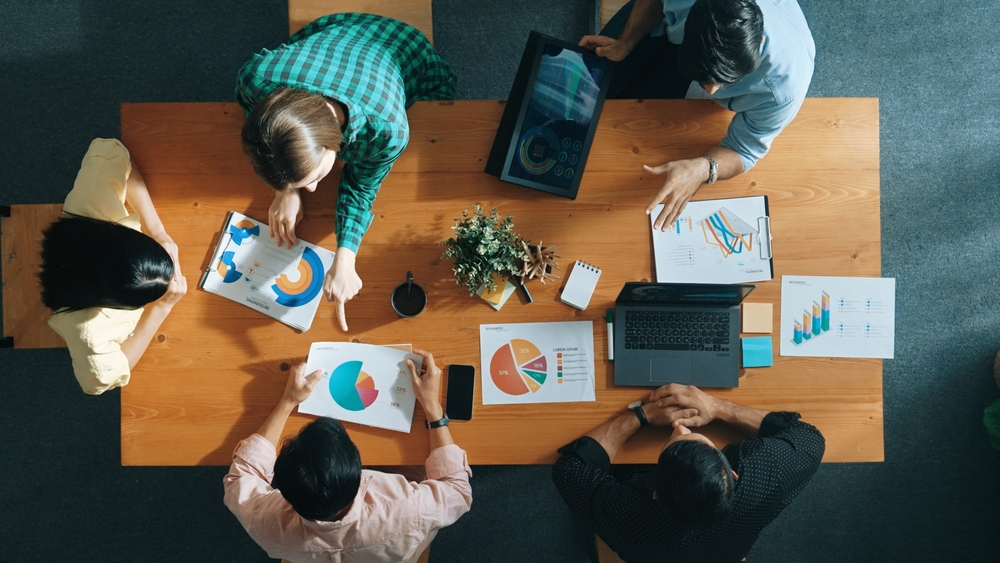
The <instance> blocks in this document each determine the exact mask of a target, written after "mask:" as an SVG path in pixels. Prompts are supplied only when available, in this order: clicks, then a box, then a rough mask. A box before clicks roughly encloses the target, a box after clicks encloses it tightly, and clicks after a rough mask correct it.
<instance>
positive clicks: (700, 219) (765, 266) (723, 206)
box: [649, 196, 774, 283]
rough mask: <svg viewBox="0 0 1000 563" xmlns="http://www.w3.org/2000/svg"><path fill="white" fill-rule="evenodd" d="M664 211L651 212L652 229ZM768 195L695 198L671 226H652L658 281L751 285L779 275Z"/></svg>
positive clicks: (660, 207) (657, 209) (659, 208)
mask: <svg viewBox="0 0 1000 563" xmlns="http://www.w3.org/2000/svg"><path fill="white" fill-rule="evenodd" d="M662 210H663V205H659V206H657V207H656V209H655V210H654V211H653V212H652V213H651V214H650V215H649V222H650V227H651V228H652V225H653V224H654V223H655V222H656V218H657V217H658V216H659V215H660V212H661V211H662ZM767 213H768V209H767V196H752V197H734V198H729V199H707V200H702V201H691V202H688V204H687V205H686V206H685V207H684V211H683V212H682V213H681V216H680V217H679V218H678V219H677V220H676V221H674V222H673V223H671V224H670V225H668V227H667V230H665V231H664V230H662V229H656V228H652V233H653V258H654V262H655V264H656V281H658V282H660V283H745V282H756V281H767V280H770V279H772V278H774V268H773V267H772V262H771V223H770V219H768V215H767Z"/></svg>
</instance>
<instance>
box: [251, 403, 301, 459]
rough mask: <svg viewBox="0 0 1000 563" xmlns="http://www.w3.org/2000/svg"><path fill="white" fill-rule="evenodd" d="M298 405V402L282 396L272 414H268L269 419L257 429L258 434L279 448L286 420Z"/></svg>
mask: <svg viewBox="0 0 1000 563" xmlns="http://www.w3.org/2000/svg"><path fill="white" fill-rule="evenodd" d="M296 405H297V403H295V402H294V401H291V400H289V399H287V398H286V397H282V398H281V400H280V401H278V404H277V405H276V406H275V407H274V410H272V411H271V414H270V415H268V417H267V420H265V421H264V423H263V424H261V425H260V428H258V429H257V434H260V435H261V436H263V437H264V438H266V439H267V441H268V442H271V443H272V444H274V447H275V448H277V447H278V441H279V440H281V432H282V431H283V430H284V429H285V422H287V421H288V417H289V416H290V415H291V414H292V411H293V410H295V407H296Z"/></svg>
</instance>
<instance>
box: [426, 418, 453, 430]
mask: <svg viewBox="0 0 1000 563" xmlns="http://www.w3.org/2000/svg"><path fill="white" fill-rule="evenodd" d="M450 422H451V420H449V419H448V415H444V418H442V419H441V420H435V421H433V422H431V421H430V420H427V421H424V426H426V427H427V428H430V429H434V428H441V427H442V426H448V424H449V423H450Z"/></svg>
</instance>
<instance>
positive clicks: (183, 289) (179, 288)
mask: <svg viewBox="0 0 1000 563" xmlns="http://www.w3.org/2000/svg"><path fill="white" fill-rule="evenodd" d="M187 290H188V283H187V278H185V277H184V276H179V275H177V274H176V273H175V274H174V277H173V279H171V280H170V283H169V284H168V285H167V292H166V293H164V294H163V297H160V299H159V300H158V301H157V303H160V304H162V305H163V306H164V307H167V308H173V306H174V304H176V303H177V302H178V301H180V300H181V297H184V294H185V293H187Z"/></svg>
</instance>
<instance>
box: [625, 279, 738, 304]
mask: <svg viewBox="0 0 1000 563" xmlns="http://www.w3.org/2000/svg"><path fill="white" fill-rule="evenodd" d="M756 287H757V286H754V285H717V284H694V283H642V282H628V283H626V284H625V287H623V288H622V291H621V293H619V294H618V299H617V300H616V303H622V304H628V303H661V304H664V305H727V306H728V305H739V304H740V302H742V301H743V299H745V298H746V296H747V295H749V294H750V292H751V291H753V290H754V288H756Z"/></svg>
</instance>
